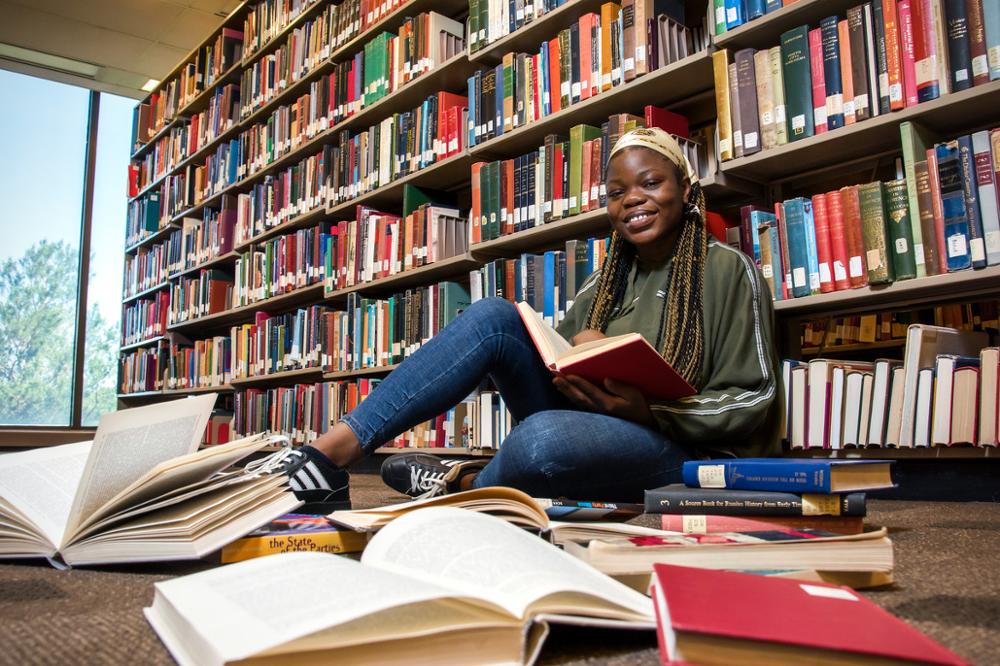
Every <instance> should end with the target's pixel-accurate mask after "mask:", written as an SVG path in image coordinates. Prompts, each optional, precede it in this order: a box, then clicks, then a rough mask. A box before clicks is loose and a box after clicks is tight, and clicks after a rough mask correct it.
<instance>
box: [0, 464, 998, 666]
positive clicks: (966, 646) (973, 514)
mask: <svg viewBox="0 0 1000 666" xmlns="http://www.w3.org/2000/svg"><path fill="white" fill-rule="evenodd" d="M352 493H353V499H354V504H355V507H357V508H361V507H366V506H378V505H381V504H385V503H388V502H390V501H398V500H401V499H403V498H402V497H401V496H399V495H396V494H394V493H393V492H392V491H391V490H389V489H387V488H385V486H383V485H382V484H381V481H380V480H379V479H378V478H377V477H376V476H374V475H368V474H356V475H355V476H354V477H353V480H352ZM868 522H869V523H870V524H873V525H885V526H887V527H888V528H889V530H890V536H891V538H892V540H893V542H894V544H895V555H896V565H897V568H896V583H895V584H894V585H892V586H891V587H889V588H887V589H882V590H872V591H866V592H865V593H864V594H865V596H867V597H868V598H870V599H871V600H872V601H874V602H875V603H877V604H879V605H880V606H882V607H884V608H886V609H888V610H889V611H891V612H893V613H895V614H896V615H898V616H899V617H901V618H903V619H904V620H906V621H907V622H909V623H910V624H912V625H913V626H915V627H917V628H918V629H920V630H922V631H924V632H925V633H927V634H928V635H930V636H931V637H933V638H934V639H936V640H938V641H939V642H941V643H942V644H944V645H945V646H947V647H948V648H950V649H951V650H953V651H955V652H956V653H958V654H959V655H961V656H963V657H965V658H966V659H968V660H970V661H971V662H973V663H976V664H983V665H986V664H1000V504H985V503H936V502H935V503H932V502H902V501H889V500H872V501H870V502H869V517H868ZM648 524H652V523H648ZM208 566H211V564H209V563H206V562H197V563H175V564H161V565H144V566H132V567H115V568H110V567H109V568H101V569H89V570H74V571H56V570H54V569H52V568H50V567H48V566H47V565H43V564H40V563H37V562H18V563H13V564H3V565H0V663H4V664H25V665H28V664H151V665H156V664H164V665H166V664H171V663H173V662H172V660H171V658H170V655H169V654H168V653H167V651H166V650H165V649H164V648H163V646H162V644H161V643H160V641H159V639H158V638H157V636H156V634H155V633H154V632H153V631H152V629H150V627H149V626H148V625H147V624H146V620H145V618H144V617H143V615H142V608H143V607H144V606H147V605H149V603H150V601H151V600H152V598H153V583H154V582H156V581H159V580H164V579H167V578H170V577H173V576H177V575H181V574H185V573H190V572H193V571H198V570H201V569H204V568H206V567H208ZM331 594H336V591H335V590H331ZM762 610H763V609H762ZM658 659H659V657H658V653H657V649H656V641H655V638H654V637H653V636H652V634H651V633H645V632H643V633H633V632H614V631H594V630H593V629H588V630H586V631H580V630H573V629H566V628H559V629H557V630H555V631H554V632H553V634H552V636H551V637H550V639H549V641H548V642H547V643H546V646H545V648H544V649H543V651H542V655H541V660H540V663H543V664H566V665H570V664H572V665H583V664H615V665H618V666H626V665H629V666H631V665H634V664H655V663H658Z"/></svg>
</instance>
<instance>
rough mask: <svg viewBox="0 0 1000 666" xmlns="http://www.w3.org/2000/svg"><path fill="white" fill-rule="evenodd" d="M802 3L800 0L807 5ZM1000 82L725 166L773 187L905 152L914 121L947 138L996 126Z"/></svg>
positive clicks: (730, 171) (729, 171) (724, 169)
mask: <svg viewBox="0 0 1000 666" xmlns="http://www.w3.org/2000/svg"><path fill="white" fill-rule="evenodd" d="M802 1H803V0H799V2H802ZM998 108H1000V81H991V82H990V83H988V84H986V85H982V86H976V87H974V88H969V89H968V90H962V91H960V92H957V93H951V94H948V95H944V96H943V97H940V98H938V99H936V100H932V101H930V102H924V103H922V104H917V105H916V106H911V107H908V108H906V109H903V110H901V111H895V112H893V113H888V114H885V115H881V116H877V117H875V118H871V119H869V120H864V121H861V122H858V123H854V124H853V125H846V126H844V127H840V128H837V129H835V130H832V131H829V132H824V133H823V134H817V135H816V136H811V137H809V138H807V139H802V140H800V141H795V142H793V143H787V144H785V145H783V146H778V147H776V148H772V149H770V150H762V151H761V152H759V153H757V154H755V155H750V156H749V157H740V158H737V159H734V160H729V161H727V162H722V163H721V164H720V165H719V168H720V169H721V171H722V172H723V173H725V174H726V175H727V176H728V175H735V176H740V177H743V178H746V179H748V180H752V181H756V182H762V183H768V182H771V181H774V180H777V179H782V178H788V177H798V176H801V175H802V174H804V173H808V172H809V171H811V170H814V169H818V168H822V167H827V166H829V165H832V164H838V163H843V162H849V161H851V160H856V159H862V158H865V157H868V156H872V155H881V154H884V153H887V152H899V151H900V137H899V123H901V122H903V121H906V120H912V121H915V122H919V123H920V124H921V125H924V126H926V127H927V128H928V129H930V130H931V131H936V132H940V133H941V135H942V136H954V135H956V134H961V133H962V132H965V131H967V130H970V129H973V128H977V127H980V126H982V125H987V124H990V123H995V122H996V119H997V109H998Z"/></svg>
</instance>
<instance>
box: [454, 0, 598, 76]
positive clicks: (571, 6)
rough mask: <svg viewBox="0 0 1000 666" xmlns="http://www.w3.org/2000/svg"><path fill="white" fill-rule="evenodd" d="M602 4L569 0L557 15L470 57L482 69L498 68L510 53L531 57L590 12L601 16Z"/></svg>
mask: <svg viewBox="0 0 1000 666" xmlns="http://www.w3.org/2000/svg"><path fill="white" fill-rule="evenodd" d="M601 4H602V0H567V2H564V3H563V4H562V5H561V6H559V7H557V8H556V9H554V10H553V11H551V12H549V13H547V14H545V15H543V16H540V17H538V18H536V19H534V20H533V21H532V22H531V23H527V24H525V25H523V26H521V27H520V28H518V29H517V30H515V31H514V32H512V33H510V34H509V35H505V36H503V37H501V38H500V39H498V40H496V41H494V42H492V43H490V44H487V45H486V46H484V47H482V48H480V49H479V50H477V51H476V52H474V53H470V54H469V60H471V61H472V62H474V63H477V64H481V65H496V64H497V63H499V62H500V61H501V59H502V58H503V56H504V55H505V54H506V53H508V52H513V53H517V52H519V51H526V52H529V53H530V52H531V51H533V50H537V49H538V45H539V44H540V43H541V42H542V41H543V40H549V39H552V38H553V37H555V36H556V34H558V33H559V31H560V30H563V29H564V28H568V27H570V26H571V25H573V24H574V23H576V21H577V19H579V18H580V17H581V16H583V15H584V14H586V13H588V12H595V13H597V14H600V13H601Z"/></svg>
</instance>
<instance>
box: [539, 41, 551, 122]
mask: <svg viewBox="0 0 1000 666" xmlns="http://www.w3.org/2000/svg"><path fill="white" fill-rule="evenodd" d="M538 65H539V67H540V68H541V70H542V77H541V79H542V103H541V105H540V108H541V110H542V115H543V116H547V115H549V114H550V113H552V104H551V101H550V100H551V97H550V95H551V93H550V91H549V77H548V76H547V75H546V74H545V73H546V72H548V71H549V43H548V42H542V44H541V47H540V48H539V49H538Z"/></svg>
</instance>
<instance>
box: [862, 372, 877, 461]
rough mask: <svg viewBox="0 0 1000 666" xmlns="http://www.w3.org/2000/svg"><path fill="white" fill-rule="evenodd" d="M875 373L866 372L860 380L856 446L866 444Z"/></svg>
mask: <svg viewBox="0 0 1000 666" xmlns="http://www.w3.org/2000/svg"><path fill="white" fill-rule="evenodd" d="M874 379H875V375H874V374H872V373H869V372H866V373H865V374H864V375H863V377H862V381H861V412H860V413H859V416H858V421H859V426H858V446H859V447H865V446H868V426H869V425H870V423H871V421H870V419H871V411H872V385H873V384H874Z"/></svg>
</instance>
